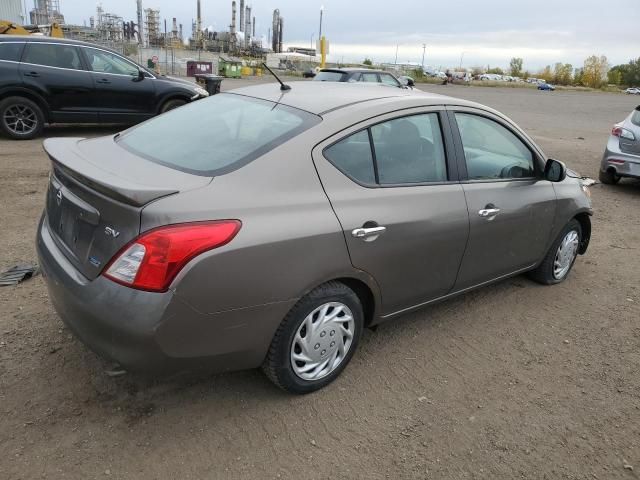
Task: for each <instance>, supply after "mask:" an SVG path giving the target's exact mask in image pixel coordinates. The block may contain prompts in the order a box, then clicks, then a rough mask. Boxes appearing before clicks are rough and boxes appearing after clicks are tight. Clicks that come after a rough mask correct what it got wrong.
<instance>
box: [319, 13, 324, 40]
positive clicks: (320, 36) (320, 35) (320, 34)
mask: <svg viewBox="0 0 640 480" xmlns="http://www.w3.org/2000/svg"><path fill="white" fill-rule="evenodd" d="M323 13H324V5H322V6H321V7H320V33H319V34H318V38H322V14H323Z"/></svg>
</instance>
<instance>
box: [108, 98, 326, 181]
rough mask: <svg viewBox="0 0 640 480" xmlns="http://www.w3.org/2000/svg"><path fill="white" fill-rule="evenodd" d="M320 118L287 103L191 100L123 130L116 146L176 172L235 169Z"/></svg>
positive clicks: (216, 172) (211, 172) (212, 173)
mask: <svg viewBox="0 0 640 480" xmlns="http://www.w3.org/2000/svg"><path fill="white" fill-rule="evenodd" d="M319 122H320V117H317V116H316V115H312V114H310V113H308V112H304V111H302V110H298V109H295V108H292V107H288V106H286V105H282V104H278V103H274V102H269V101H266V100H259V99H256V98H251V97H245V96H242V95H235V94H224V93H223V94H219V95H214V96H212V97H209V98H207V99H205V100H199V101H197V102H193V103H190V104H188V105H185V106H183V107H180V108H176V109H175V110H171V111H169V112H167V113H165V114H163V115H160V116H158V117H155V118H153V119H151V120H148V121H147V122H144V123H142V124H141V125H138V126H137V127H133V128H132V129H129V130H127V131H126V132H124V133H123V134H122V135H121V136H120V137H119V138H118V140H117V141H118V144H119V145H121V146H122V147H124V148H126V149H127V150H129V151H131V152H133V153H135V154H137V155H140V156H142V157H144V158H146V159H148V160H151V161H154V162H157V163H160V164H162V165H166V166H168V167H171V168H175V169H177V170H181V171H184V172H188V173H193V174H196V175H204V176H216V175H221V174H224V173H228V172H230V171H232V170H236V169H238V168H240V167H241V166H243V165H246V164H247V163H249V162H250V161H252V160H254V159H256V158H258V157H260V156H262V155H264V154H265V153H267V152H268V151H270V150H272V149H274V148H275V147H277V146H278V145H280V144H282V143H284V142H286V141H287V140H289V139H291V138H293V137H294V136H296V135H298V134H299V133H301V132H303V131H304V130H306V129H308V128H310V127H312V126H313V125H315V124H317V123H319Z"/></svg>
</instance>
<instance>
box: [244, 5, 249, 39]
mask: <svg viewBox="0 0 640 480" xmlns="http://www.w3.org/2000/svg"><path fill="white" fill-rule="evenodd" d="M245 18H246V19H247V23H246V25H245V29H244V32H245V33H244V43H245V48H248V47H249V45H251V43H250V39H251V7H247V9H246V11H245Z"/></svg>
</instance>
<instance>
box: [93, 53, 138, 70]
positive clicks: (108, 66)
mask: <svg viewBox="0 0 640 480" xmlns="http://www.w3.org/2000/svg"><path fill="white" fill-rule="evenodd" d="M84 51H85V53H86V54H87V60H88V62H89V68H90V69H91V70H92V71H94V72H101V73H115V74H119V75H131V76H137V75H138V67H137V66H136V65H134V64H133V63H130V62H128V61H127V60H125V59H124V58H121V57H119V56H117V55H114V54H112V53H109V52H105V51H102V50H96V49H95V48H85V49H84Z"/></svg>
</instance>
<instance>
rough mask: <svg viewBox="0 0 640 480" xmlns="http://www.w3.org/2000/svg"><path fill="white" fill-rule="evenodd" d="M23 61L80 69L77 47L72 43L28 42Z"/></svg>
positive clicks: (80, 63)
mask: <svg viewBox="0 0 640 480" xmlns="http://www.w3.org/2000/svg"><path fill="white" fill-rule="evenodd" d="M22 62H23V63H32V64H34V65H44V66H47V67H58V68H68V69H73V70H82V62H81V61H80V55H79V54H78V49H77V48H76V47H74V46H73V45H56V44H52V43H39V42H38V43H36V42H32V43H28V44H27V51H26V53H25V54H24V58H23V59H22Z"/></svg>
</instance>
